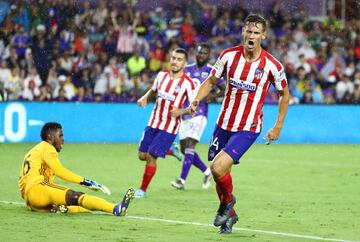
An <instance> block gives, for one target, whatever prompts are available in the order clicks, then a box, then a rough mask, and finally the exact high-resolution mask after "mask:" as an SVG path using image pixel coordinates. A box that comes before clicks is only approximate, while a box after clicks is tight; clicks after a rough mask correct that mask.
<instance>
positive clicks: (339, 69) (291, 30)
mask: <svg viewBox="0 0 360 242" xmlns="http://www.w3.org/2000/svg"><path fill="white" fill-rule="evenodd" d="M133 2H134V1H131V0H129V1H127V0H124V1H116V0H113V1H107V0H98V1H76V0H47V1H43V0H37V1H13V2H12V3H11V4H9V3H7V2H1V1H0V10H1V11H0V12H1V14H0V57H1V58H0V61H1V63H0V101H13V100H25V101H61V102H65V101H76V102H135V101H136V100H137V99H138V97H140V96H141V95H142V94H143V93H144V92H145V91H146V90H147V89H148V88H149V87H150V86H151V84H152V81H153V78H154V76H155V75H156V73H157V71H159V70H160V69H166V68H168V59H169V53H171V50H173V49H174V48H177V47H183V48H185V49H186V50H187V51H188V53H189V61H188V62H189V64H190V63H193V62H195V60H196V57H195V56H196V44H197V43H200V42H207V43H209V44H210V45H211V46H212V50H211V60H210V62H211V63H212V64H213V63H214V62H215V60H216V58H217V57H218V55H219V54H220V53H221V51H222V50H224V49H225V48H228V47H231V46H234V45H238V44H239V43H241V40H242V36H241V31H242V28H243V24H244V22H243V20H244V18H245V17H246V16H247V15H248V14H249V11H248V10H247V9H245V8H244V7H243V6H242V5H241V4H237V5H232V6H227V5H222V6H217V7H215V6H210V5H207V4H206V3H204V1H203V0H184V1H183V4H181V5H176V1H169V3H168V4H167V5H164V6H162V7H156V8H152V9H151V10H149V9H138V8H137V7H136V5H135V4H133ZM261 14H262V15H263V16H265V17H266V19H267V20H268V24H269V28H268V30H267V39H265V40H264V41H263V47H264V48H265V49H266V50H267V51H269V52H270V53H271V54H272V55H274V56H275V57H276V58H278V59H279V60H280V61H281V62H282V63H283V65H284V66H285V68H286V74H287V78H288V82H289V89H290V92H291V95H292V97H291V103H294V104H296V103H303V104H312V103H317V104H335V103H344V104H359V103H360V62H359V60H360V21H359V16H353V17H350V18H349V19H348V20H347V21H345V23H343V22H341V21H340V20H339V19H337V18H335V16H334V14H332V13H331V14H329V16H325V17H323V18H318V19H309V17H308V15H307V14H306V12H305V11H304V9H303V8H302V6H294V7H293V9H291V11H282V10H281V8H280V4H279V2H278V1H275V2H274V3H273V5H272V7H271V8H269V9H268V11H267V12H262V13H261ZM277 100H278V96H277V94H276V91H275V90H273V89H271V90H270V92H269V94H268V96H267V98H266V103H276V102H277Z"/></svg>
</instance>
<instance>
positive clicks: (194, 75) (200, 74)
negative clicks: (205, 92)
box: [181, 63, 212, 120]
mask: <svg viewBox="0 0 360 242" xmlns="http://www.w3.org/2000/svg"><path fill="white" fill-rule="evenodd" d="M211 69H212V66H211V65H210V64H206V65H204V66H203V67H201V68H198V67H197V65H196V63H194V64H191V65H188V66H186V67H185V68H184V72H185V73H186V74H187V75H188V76H189V77H190V78H191V80H193V82H194V83H195V86H196V87H195V88H196V89H198V88H199V87H200V85H201V83H203V82H204V81H205V80H206V78H207V77H208V76H209V74H210V72H211ZM189 105H190V104H189V101H188V100H186V101H185V103H184V105H183V107H185V108H187V107H188V106H189ZM198 110H199V111H198V112H197V113H196V115H195V116H199V115H202V116H205V117H207V114H208V104H207V103H206V102H202V101H201V102H200V103H199V109H198ZM192 117H193V116H191V115H182V116H181V118H182V119H183V120H185V119H190V118H192Z"/></svg>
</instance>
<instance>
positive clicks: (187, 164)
mask: <svg viewBox="0 0 360 242" xmlns="http://www.w3.org/2000/svg"><path fill="white" fill-rule="evenodd" d="M194 153H195V150H194V149H190V148H187V149H185V158H184V162H183V165H182V170H181V175H180V178H181V179H183V180H184V181H185V180H186V177H187V176H188V174H189V171H190V168H191V165H192V163H193V160H194Z"/></svg>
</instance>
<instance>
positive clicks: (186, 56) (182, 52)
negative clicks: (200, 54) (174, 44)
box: [174, 48, 188, 60]
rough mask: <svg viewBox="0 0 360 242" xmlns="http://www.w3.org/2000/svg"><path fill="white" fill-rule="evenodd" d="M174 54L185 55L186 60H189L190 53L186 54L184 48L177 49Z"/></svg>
mask: <svg viewBox="0 0 360 242" xmlns="http://www.w3.org/2000/svg"><path fill="white" fill-rule="evenodd" d="M174 52H175V53H181V54H184V55H185V60H187V59H188V53H187V52H186V50H185V49H183V48H176V49H175V50H174Z"/></svg>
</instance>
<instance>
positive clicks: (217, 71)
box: [210, 54, 225, 78]
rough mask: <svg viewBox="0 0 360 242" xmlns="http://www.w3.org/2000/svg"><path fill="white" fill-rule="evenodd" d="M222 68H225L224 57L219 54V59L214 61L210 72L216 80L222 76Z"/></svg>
mask: <svg viewBox="0 0 360 242" xmlns="http://www.w3.org/2000/svg"><path fill="white" fill-rule="evenodd" d="M224 67H225V61H224V55H223V54H221V55H220V56H219V58H218V59H217V60H216V63H215V65H214V66H213V68H212V70H211V72H210V73H211V75H212V76H215V77H216V78H220V77H221V76H222V74H223V71H224Z"/></svg>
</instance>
